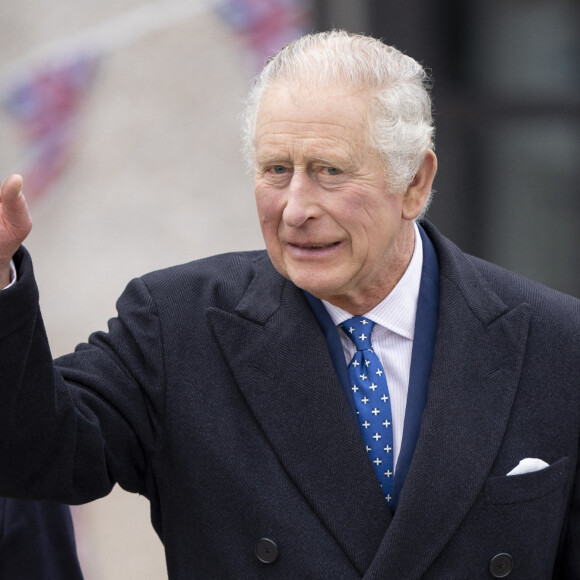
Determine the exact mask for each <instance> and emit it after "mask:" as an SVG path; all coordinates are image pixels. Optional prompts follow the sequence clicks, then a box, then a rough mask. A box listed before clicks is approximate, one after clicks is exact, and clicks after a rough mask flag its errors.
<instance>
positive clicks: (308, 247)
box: [288, 242, 340, 250]
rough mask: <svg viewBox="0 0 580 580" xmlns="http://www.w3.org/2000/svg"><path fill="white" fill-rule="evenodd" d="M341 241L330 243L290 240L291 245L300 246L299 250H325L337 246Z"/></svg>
mask: <svg viewBox="0 0 580 580" xmlns="http://www.w3.org/2000/svg"><path fill="white" fill-rule="evenodd" d="M338 244H340V242H331V243H330V244H293V243H290V242H288V245H289V246H292V247H294V248H298V249H299V250H325V249H326V248H332V247H334V246H337V245H338Z"/></svg>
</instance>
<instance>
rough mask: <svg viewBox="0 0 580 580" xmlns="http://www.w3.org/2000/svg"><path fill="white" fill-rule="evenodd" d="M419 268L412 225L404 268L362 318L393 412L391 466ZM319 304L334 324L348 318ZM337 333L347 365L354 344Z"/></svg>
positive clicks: (403, 402) (401, 419)
mask: <svg viewBox="0 0 580 580" xmlns="http://www.w3.org/2000/svg"><path fill="white" fill-rule="evenodd" d="M422 268H423V242H422V241H421V236H420V234H419V228H418V227H417V224H415V247H414V250H413V256H412V258H411V262H410V263H409V266H408V267H407V270H406V271H405V273H404V274H403V277H402V278H401V279H400V280H399V282H398V283H397V285H396V286H395V287H394V288H393V289H392V290H391V292H390V293H389V294H388V295H387V297H386V298H385V299H384V300H383V301H382V302H380V303H379V304H377V305H376V306H375V307H374V308H373V309H372V310H370V311H369V312H367V313H365V314H364V317H365V318H368V319H369V320H372V321H373V322H374V323H375V326H374V328H373V333H372V335H371V341H372V345H373V350H374V351H375V353H376V354H377V356H378V357H379V359H380V361H381V363H382V364H383V367H384V369H385V375H386V377H387V384H388V386H389V395H390V398H391V413H392V415H393V452H394V457H393V459H394V464H395V469H396V465H397V460H398V458H399V452H400V450H401V441H402V440H403V426H404V423H405V409H406V407H407V394H408V392H409V375H410V373H411V354H412V351H413V338H414V336H415V319H416V318H417V300H418V298H419V286H420V284H421V270H422ZM322 303H323V304H324V307H325V308H326V310H327V312H328V314H330V317H331V318H332V320H333V322H334V324H336V325H337V326H338V325H340V324H341V323H342V322H344V321H345V320H348V319H349V318H352V314H350V313H348V312H346V310H342V308H338V307H337V306H333V305H332V304H330V303H329V302H326V301H325V300H323V301H322ZM338 332H339V334H340V339H341V341H342V348H343V349H344V357H345V359H346V362H347V364H348V363H350V361H351V359H352V357H353V355H354V353H355V351H356V347H355V345H354V343H353V342H352V340H351V339H350V338H348V337H347V336H346V334H345V333H344V332H343V330H342V329H341V328H340V326H339V330H338Z"/></svg>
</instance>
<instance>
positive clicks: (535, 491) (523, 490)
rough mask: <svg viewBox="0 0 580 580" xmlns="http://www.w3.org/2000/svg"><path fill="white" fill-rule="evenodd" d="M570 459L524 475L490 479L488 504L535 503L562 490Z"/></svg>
mask: <svg viewBox="0 0 580 580" xmlns="http://www.w3.org/2000/svg"><path fill="white" fill-rule="evenodd" d="M568 464H569V459H568V457H562V458H561V459H558V461H556V462H555V463H552V465H550V466H549V467H545V468H544V469H540V470H539V471H534V472H532V473H523V474H521V475H504V476H499V477H490V478H489V479H488V480H487V482H486V484H485V490H484V492H485V502H486V503H487V504H496V505H497V504H511V503H521V502H526V501H533V500H535V499H539V498H541V497H543V496H546V495H549V494H551V493H553V492H555V491H557V490H558V489H561V488H562V487H563V486H564V484H565V483H566V479H567V477H568Z"/></svg>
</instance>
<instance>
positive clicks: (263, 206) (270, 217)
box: [255, 187, 282, 242]
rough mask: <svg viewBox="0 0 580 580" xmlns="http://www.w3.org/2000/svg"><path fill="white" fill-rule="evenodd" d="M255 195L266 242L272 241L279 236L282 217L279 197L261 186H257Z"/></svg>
mask: <svg viewBox="0 0 580 580" xmlns="http://www.w3.org/2000/svg"><path fill="white" fill-rule="evenodd" d="M255 195H256V208H257V210H258V218H259V220H260V227H261V228H262V235H263V237H264V240H265V241H266V242H272V241H273V239H274V238H277V237H278V235H277V234H278V226H279V224H280V220H281V217H282V208H281V207H280V203H279V197H278V196H275V195H271V194H268V193H267V192H265V191H263V190H262V189H261V188H259V187H256V192H255Z"/></svg>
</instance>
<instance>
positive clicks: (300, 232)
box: [255, 86, 414, 314]
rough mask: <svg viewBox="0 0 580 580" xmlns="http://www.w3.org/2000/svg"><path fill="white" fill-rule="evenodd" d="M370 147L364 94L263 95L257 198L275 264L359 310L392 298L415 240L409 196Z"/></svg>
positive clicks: (276, 91)
mask: <svg viewBox="0 0 580 580" xmlns="http://www.w3.org/2000/svg"><path fill="white" fill-rule="evenodd" d="M367 141H368V139H367V131H366V109H365V100H364V96H363V95H360V94H357V93H354V92H352V91H346V90H342V89H335V90H324V89H316V90H308V89H302V90H299V91H296V92H292V91H288V90H287V89H285V88H284V87H283V86H278V87H274V88H272V89H269V90H268V91H267V92H266V94H265V95H264V96H263V99H262V103H261V105H260V109H259V113H258V119H257V125H256V185H255V193H256V202H257V208H258V214H259V218H260V224H261V227H262V234H263V236H264V240H265V243H266V248H267V250H268V254H269V256H270V259H271V260H272V262H273V264H274V266H275V267H276V269H277V270H278V271H279V272H280V273H281V274H282V275H283V276H285V277H286V278H289V279H290V280H292V282H294V283H295V284H296V285H297V286H298V287H300V288H303V289H305V290H307V291H308V292H310V293H311V294H313V295H314V296H317V297H318V298H322V299H325V300H328V301H329V302H331V303H333V304H336V305H337V306H340V307H342V308H344V309H346V310H348V311H350V312H351V313H353V314H358V313H361V312H364V311H367V310H369V309H370V308H372V306H374V305H375V304H377V303H378V302H380V301H381V300H382V299H383V298H384V297H385V296H386V295H387V294H388V292H390V290H391V289H392V287H393V286H394V285H395V284H396V282H397V281H398V279H399V278H400V276H401V275H402V273H403V272H404V270H405V268H406V266H407V264H408V262H409V260H410V257H411V254H412V249H413V239H414V238H413V229H412V222H410V221H408V220H405V219H404V218H403V200H404V196H403V195H393V194H390V193H389V192H388V191H387V184H386V179H385V173H384V167H383V164H382V162H381V159H380V157H379V155H378V153H377V152H376V151H375V150H373V149H372V148H371V147H370V145H369V144H368V142H367ZM361 309H364V310H361Z"/></svg>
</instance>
